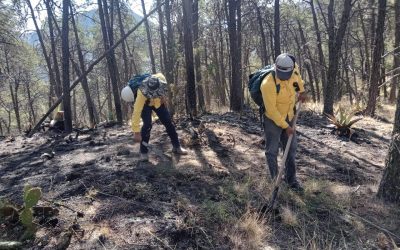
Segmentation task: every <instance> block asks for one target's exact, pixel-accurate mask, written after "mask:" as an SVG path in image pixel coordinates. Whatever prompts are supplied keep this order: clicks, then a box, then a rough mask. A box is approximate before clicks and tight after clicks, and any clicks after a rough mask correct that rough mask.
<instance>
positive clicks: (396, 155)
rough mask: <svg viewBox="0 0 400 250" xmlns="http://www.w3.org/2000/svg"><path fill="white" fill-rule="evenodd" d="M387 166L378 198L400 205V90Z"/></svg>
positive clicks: (399, 5) (397, 2)
mask: <svg viewBox="0 0 400 250" xmlns="http://www.w3.org/2000/svg"><path fill="white" fill-rule="evenodd" d="M399 2H400V0H396V5H397V6H396V8H400V3H399ZM378 19H379V17H378ZM398 19H399V17H398V16H397V21H398ZM377 34H379V33H377ZM396 35H398V34H396ZM385 166H386V168H385V171H384V172H383V176H382V180H381V183H380V185H379V190H378V197H381V198H383V199H384V200H387V201H391V202H396V203H400V90H399V93H398V96H397V108H396V116H395V120H394V127H393V136H392V142H391V143H390V147H389V152H388V155H387V157H386V163H385Z"/></svg>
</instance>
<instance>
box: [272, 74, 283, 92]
mask: <svg viewBox="0 0 400 250" xmlns="http://www.w3.org/2000/svg"><path fill="white" fill-rule="evenodd" d="M271 74H272V76H273V77H274V82H275V87H276V93H277V94H279V91H281V85H280V84H276V78H275V70H274V71H272V72H271Z"/></svg>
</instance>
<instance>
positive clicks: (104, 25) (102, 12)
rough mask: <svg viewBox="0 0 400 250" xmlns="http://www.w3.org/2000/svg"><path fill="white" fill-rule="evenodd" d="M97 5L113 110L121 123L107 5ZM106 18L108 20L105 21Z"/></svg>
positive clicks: (116, 75) (116, 73)
mask: <svg viewBox="0 0 400 250" xmlns="http://www.w3.org/2000/svg"><path fill="white" fill-rule="evenodd" d="M97 2H98V6H99V16H100V24H101V30H102V34H103V43H104V49H105V51H109V52H108V53H107V57H106V59H107V65H108V71H109V73H110V78H111V86H112V92H113V96H114V106H115V112H116V115H117V122H118V123H119V124H122V110H121V100H120V98H119V86H118V85H119V84H118V72H117V70H116V69H117V67H116V60H115V55H114V49H113V47H114V46H113V42H112V41H110V40H109V39H110V38H112V35H110V34H109V33H110V32H112V30H111V26H110V22H109V18H108V17H107V16H108V15H107V12H108V10H107V6H106V5H105V6H104V9H103V4H102V2H101V0H98V1H97ZM107 20H108V21H107Z"/></svg>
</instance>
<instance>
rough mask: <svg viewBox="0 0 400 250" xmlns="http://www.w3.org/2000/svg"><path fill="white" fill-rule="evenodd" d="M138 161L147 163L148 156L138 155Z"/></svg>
mask: <svg viewBox="0 0 400 250" xmlns="http://www.w3.org/2000/svg"><path fill="white" fill-rule="evenodd" d="M139 161H141V162H146V161H149V155H148V154H143V153H140V159H139Z"/></svg>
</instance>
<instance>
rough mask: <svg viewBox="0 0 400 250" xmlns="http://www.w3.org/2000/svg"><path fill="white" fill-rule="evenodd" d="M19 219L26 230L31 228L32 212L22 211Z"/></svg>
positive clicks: (28, 210) (29, 210)
mask: <svg viewBox="0 0 400 250" xmlns="http://www.w3.org/2000/svg"><path fill="white" fill-rule="evenodd" d="M19 219H20V220H21V222H22V224H24V226H26V227H27V228H29V227H31V226H32V224H33V214H32V210H31V209H30V208H29V209H27V208H25V209H23V210H22V212H21V213H20V214H19Z"/></svg>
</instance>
